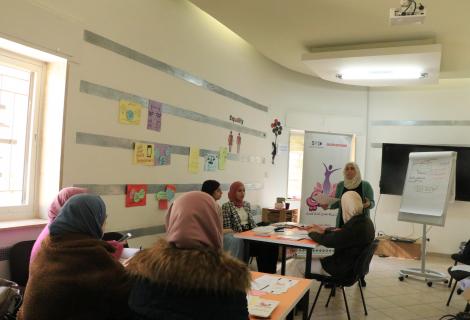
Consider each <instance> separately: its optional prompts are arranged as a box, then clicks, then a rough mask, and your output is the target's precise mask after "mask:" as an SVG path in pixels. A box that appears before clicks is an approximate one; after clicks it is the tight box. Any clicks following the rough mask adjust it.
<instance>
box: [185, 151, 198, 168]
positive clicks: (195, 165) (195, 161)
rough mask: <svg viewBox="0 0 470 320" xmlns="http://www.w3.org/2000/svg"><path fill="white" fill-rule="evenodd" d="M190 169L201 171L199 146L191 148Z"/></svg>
mask: <svg viewBox="0 0 470 320" xmlns="http://www.w3.org/2000/svg"><path fill="white" fill-rule="evenodd" d="M188 171H189V172H191V173H198V172H199V147H190V148H189V159H188Z"/></svg>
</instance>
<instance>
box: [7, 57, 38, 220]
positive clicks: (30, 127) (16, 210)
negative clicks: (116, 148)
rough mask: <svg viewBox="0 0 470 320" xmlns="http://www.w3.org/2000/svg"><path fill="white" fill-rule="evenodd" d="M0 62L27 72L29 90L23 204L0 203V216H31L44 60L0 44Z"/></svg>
mask: <svg viewBox="0 0 470 320" xmlns="http://www.w3.org/2000/svg"><path fill="white" fill-rule="evenodd" d="M0 63H1V64H3V65H7V66H10V67H12V68H19V69H24V70H28V71H29V72H31V80H30V83H32V85H30V92H29V100H28V115H29V116H28V120H27V124H26V130H27V135H26V139H25V140H26V141H25V143H26V146H25V159H24V161H25V166H24V173H26V174H24V175H23V186H24V189H23V196H22V197H23V201H24V200H26V202H25V204H20V205H15V206H0V220H10V219H28V218H34V217H35V216H36V215H35V211H36V210H37V208H38V200H39V197H38V192H37V191H38V185H39V179H38V177H39V172H38V170H39V166H40V163H39V159H40V157H39V153H40V145H39V142H40V136H39V135H40V132H41V122H42V121H41V117H42V112H43V103H44V95H43V94H44V87H45V81H46V63H45V62H43V61H40V60H35V59H32V58H29V57H25V56H23V55H21V54H19V53H16V52H13V51H8V50H4V49H1V48H0Z"/></svg>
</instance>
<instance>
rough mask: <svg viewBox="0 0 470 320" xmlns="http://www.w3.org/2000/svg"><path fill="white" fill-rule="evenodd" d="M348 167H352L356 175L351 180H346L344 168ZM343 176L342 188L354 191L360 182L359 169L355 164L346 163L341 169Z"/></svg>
mask: <svg viewBox="0 0 470 320" xmlns="http://www.w3.org/2000/svg"><path fill="white" fill-rule="evenodd" d="M348 165H352V166H354V168H355V169H356V175H355V176H354V178H352V179H347V178H346V167H347V166H348ZM343 176H344V186H345V187H346V189H349V190H351V189H356V188H357V187H358V186H359V185H360V184H361V182H362V178H361V170H359V167H358V166H357V164H356V163H355V162H348V163H346V165H345V166H344V169H343Z"/></svg>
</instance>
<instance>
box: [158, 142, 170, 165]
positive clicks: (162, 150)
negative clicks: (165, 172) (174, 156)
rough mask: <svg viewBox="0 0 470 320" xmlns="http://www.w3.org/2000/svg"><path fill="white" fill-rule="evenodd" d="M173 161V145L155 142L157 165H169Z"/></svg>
mask: <svg viewBox="0 0 470 320" xmlns="http://www.w3.org/2000/svg"><path fill="white" fill-rule="evenodd" d="M170 163H171V146H170V145H168V144H160V143H155V165H157V166H167V165H169V164H170Z"/></svg>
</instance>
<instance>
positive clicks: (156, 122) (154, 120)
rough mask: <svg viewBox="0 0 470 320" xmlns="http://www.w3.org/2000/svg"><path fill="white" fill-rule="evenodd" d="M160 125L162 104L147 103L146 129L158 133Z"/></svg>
mask: <svg viewBox="0 0 470 320" xmlns="http://www.w3.org/2000/svg"><path fill="white" fill-rule="evenodd" d="M161 125H162V104H161V102H158V101H153V100H150V101H149V110H148V118H147V129H149V130H155V131H160V129H161Z"/></svg>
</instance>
